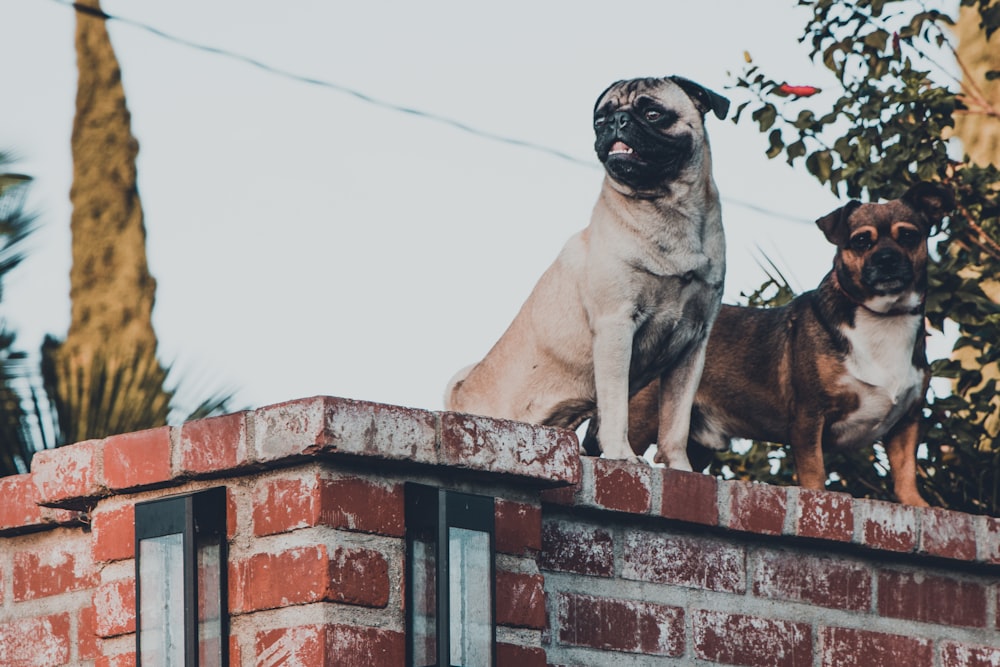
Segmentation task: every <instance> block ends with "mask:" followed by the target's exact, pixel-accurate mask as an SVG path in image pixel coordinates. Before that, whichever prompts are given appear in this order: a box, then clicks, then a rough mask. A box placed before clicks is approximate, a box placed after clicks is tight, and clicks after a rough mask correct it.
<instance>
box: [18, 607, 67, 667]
mask: <svg viewBox="0 0 1000 667" xmlns="http://www.w3.org/2000/svg"><path fill="white" fill-rule="evenodd" d="M71 642H72V637H71V635H70V615H69V614H52V615H50V616H42V617H39V618H22V619H17V620H12V621H0V665H11V666H15V665H16V666H17V667H52V666H53V665H65V664H67V663H68V662H69V657H70V645H71Z"/></svg>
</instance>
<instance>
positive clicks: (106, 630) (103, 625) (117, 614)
mask: <svg viewBox="0 0 1000 667" xmlns="http://www.w3.org/2000/svg"><path fill="white" fill-rule="evenodd" d="M94 609H95V610H96V611H97V617H96V624H95V628H94V629H95V632H96V633H97V636H98V637H116V636H118V635H123V634H127V633H130V632H135V580H134V579H121V580H118V581H111V582H107V583H104V584H101V585H100V586H98V588H97V590H96V591H95V592H94Z"/></svg>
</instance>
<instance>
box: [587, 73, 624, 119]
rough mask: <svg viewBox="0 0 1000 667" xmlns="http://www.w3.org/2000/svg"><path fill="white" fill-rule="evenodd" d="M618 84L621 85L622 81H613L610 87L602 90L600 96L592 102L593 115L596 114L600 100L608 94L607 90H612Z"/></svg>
mask: <svg viewBox="0 0 1000 667" xmlns="http://www.w3.org/2000/svg"><path fill="white" fill-rule="evenodd" d="M619 83H622V81H615V82H614V83H612V84H611V85H610V86H608V87H607V88H605V89H604V90H602V91H601V94H600V95H598V96H597V100H596V101H595V102H594V113H595V114H596V113H597V108H598V105H599V104H600V103H601V100H603V99H604V96H605V95H607V94H608V91H609V90H611V89H612V88H614V87H615V86H617V85H618V84H619Z"/></svg>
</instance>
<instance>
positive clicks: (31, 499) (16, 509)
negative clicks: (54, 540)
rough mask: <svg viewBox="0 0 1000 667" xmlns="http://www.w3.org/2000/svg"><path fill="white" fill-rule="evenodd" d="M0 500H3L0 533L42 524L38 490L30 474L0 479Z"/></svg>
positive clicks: (0, 511) (0, 514)
mask: <svg viewBox="0 0 1000 667" xmlns="http://www.w3.org/2000/svg"><path fill="white" fill-rule="evenodd" d="M0 498H3V499H4V501H3V502H2V503H0V531H3V530H6V529H8V528H21V527H24V526H37V525H40V524H41V523H42V508H41V507H39V506H38V489H37V488H36V487H35V483H34V482H33V481H32V479H31V474H30V473H26V474H24V475H11V476H10V477H3V478H0Z"/></svg>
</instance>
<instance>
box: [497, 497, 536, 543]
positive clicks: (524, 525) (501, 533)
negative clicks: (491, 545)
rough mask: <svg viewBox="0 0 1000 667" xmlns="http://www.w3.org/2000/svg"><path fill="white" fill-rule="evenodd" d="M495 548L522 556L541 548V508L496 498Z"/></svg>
mask: <svg viewBox="0 0 1000 667" xmlns="http://www.w3.org/2000/svg"><path fill="white" fill-rule="evenodd" d="M495 508H496V511H495V515H496V516H495V527H494V530H495V531H496V535H495V540H496V550H497V551H499V552H500V553H505V554H515V555H518V556H523V555H525V554H529V553H535V552H537V551H539V550H540V549H541V548H542V509H541V508H540V507H539V506H538V505H529V504H527V503H518V502H514V501H512V500H504V499H503V498H497V499H496V505H495Z"/></svg>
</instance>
